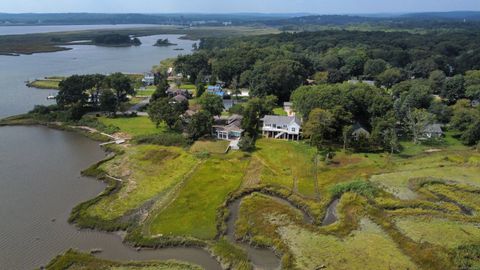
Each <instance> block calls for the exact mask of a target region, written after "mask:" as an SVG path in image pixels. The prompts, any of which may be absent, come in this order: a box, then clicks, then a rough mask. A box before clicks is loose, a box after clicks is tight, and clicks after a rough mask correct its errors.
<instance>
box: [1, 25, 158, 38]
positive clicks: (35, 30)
mask: <svg viewBox="0 0 480 270" xmlns="http://www.w3.org/2000/svg"><path fill="white" fill-rule="evenodd" d="M158 26H159V25H154V24H116V25H113V24H100V25H40V26H28V25H19V26H17V25H11V26H0V36H1V35H23V34H40V33H52V32H66V31H81V30H100V29H126V28H145V27H158Z"/></svg>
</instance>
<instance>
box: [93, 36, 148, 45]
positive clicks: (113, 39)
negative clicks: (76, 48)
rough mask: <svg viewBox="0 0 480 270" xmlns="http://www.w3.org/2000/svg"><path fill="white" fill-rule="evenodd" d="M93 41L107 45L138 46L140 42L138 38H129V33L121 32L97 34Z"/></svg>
mask: <svg viewBox="0 0 480 270" xmlns="http://www.w3.org/2000/svg"><path fill="white" fill-rule="evenodd" d="M93 43H94V44H96V45H109V46H117V45H121V46H124V45H134V46H139V45H141V44H142V42H140V40H139V39H138V38H136V37H135V38H131V37H130V36H129V35H123V34H105V35H99V36H97V37H95V38H94V39H93Z"/></svg>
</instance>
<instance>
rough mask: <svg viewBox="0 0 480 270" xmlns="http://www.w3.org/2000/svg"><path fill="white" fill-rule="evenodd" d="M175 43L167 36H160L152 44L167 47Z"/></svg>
mask: <svg viewBox="0 0 480 270" xmlns="http://www.w3.org/2000/svg"><path fill="white" fill-rule="evenodd" d="M176 45H177V44H175V43H171V42H170V40H168V38H163V39H162V38H160V39H158V40H157V42H156V43H155V44H154V45H153V46H156V47H168V46H176Z"/></svg>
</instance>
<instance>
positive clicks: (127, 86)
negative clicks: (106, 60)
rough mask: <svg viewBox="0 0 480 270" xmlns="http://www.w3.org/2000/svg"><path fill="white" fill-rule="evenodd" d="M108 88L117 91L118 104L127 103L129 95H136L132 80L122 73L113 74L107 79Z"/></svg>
mask: <svg viewBox="0 0 480 270" xmlns="http://www.w3.org/2000/svg"><path fill="white" fill-rule="evenodd" d="M107 83H108V86H109V87H110V88H111V89H113V90H114V91H115V95H116V96H117V102H118V103H121V102H125V101H126V100H127V95H134V94H135V90H134V89H133V87H132V82H131V81H130V78H128V77H127V76H126V75H124V74H122V73H119V72H117V73H113V74H111V75H110V76H108V77H107Z"/></svg>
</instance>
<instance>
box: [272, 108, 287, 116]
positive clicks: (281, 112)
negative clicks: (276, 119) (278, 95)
mask: <svg viewBox="0 0 480 270" xmlns="http://www.w3.org/2000/svg"><path fill="white" fill-rule="evenodd" d="M273 114H275V115H283V116H286V115H287V112H286V111H285V110H284V109H283V108H282V107H278V108H275V109H273Z"/></svg>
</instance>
